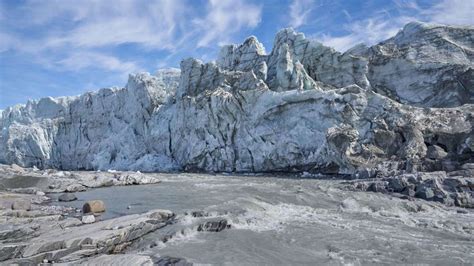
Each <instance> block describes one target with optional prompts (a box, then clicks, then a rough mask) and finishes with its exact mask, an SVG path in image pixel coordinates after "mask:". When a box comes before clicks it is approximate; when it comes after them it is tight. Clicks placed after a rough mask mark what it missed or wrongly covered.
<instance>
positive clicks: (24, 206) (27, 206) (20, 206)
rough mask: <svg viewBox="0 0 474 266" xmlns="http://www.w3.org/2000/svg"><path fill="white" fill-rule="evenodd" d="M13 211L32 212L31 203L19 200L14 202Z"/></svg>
mask: <svg viewBox="0 0 474 266" xmlns="http://www.w3.org/2000/svg"><path fill="white" fill-rule="evenodd" d="M12 210H25V211H29V210H31V203H30V202H29V201H26V200H18V201H14V202H13V204H12Z"/></svg>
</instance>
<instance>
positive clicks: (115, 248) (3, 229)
mask: <svg viewBox="0 0 474 266" xmlns="http://www.w3.org/2000/svg"><path fill="white" fill-rule="evenodd" d="M38 197H39V196H36V195H35V196H30V195H28V194H7V193H5V192H0V202H2V203H4V202H8V201H9V200H11V199H12V198H13V200H14V202H19V201H20V200H21V201H27V202H36V203H38V204H41V203H42V202H43V200H46V199H43V198H38ZM36 203H35V204H32V207H31V210H28V211H27V210H22V211H24V212H20V211H18V210H13V211H14V212H13V213H12V212H9V211H8V210H7V211H6V210H0V219H1V220H3V222H2V225H1V226H0V261H1V262H2V263H5V264H20V265H30V264H34V265H36V264H40V263H42V262H45V261H46V262H49V263H58V262H63V263H64V262H66V263H71V262H75V261H79V262H80V260H81V259H84V258H88V257H94V256H97V254H108V253H120V252H122V251H123V249H125V248H126V247H127V246H128V245H130V243H131V242H132V241H134V240H136V239H138V238H140V237H142V236H144V235H146V234H148V233H150V232H153V231H155V230H157V229H159V228H162V227H164V226H165V225H166V224H167V223H168V222H169V220H170V219H172V217H173V216H174V214H173V213H172V212H170V211H165V210H152V211H149V212H147V213H143V214H135V215H129V216H122V217H119V218H115V219H111V220H104V221H96V220H95V218H94V216H93V215H84V216H82V221H81V220H79V219H77V218H74V217H69V213H73V212H74V210H71V209H68V208H67V207H62V208H60V207H54V206H48V207H45V206H42V205H37V204H36ZM71 211H72V212H71ZM130 258H131V257H130ZM130 258H129V259H130ZM122 259H123V258H122ZM99 261H102V260H101V259H97V262H99ZM106 261H110V262H113V261H115V262H119V261H120V260H118V259H116V258H113V259H112V258H110V260H104V263H106ZM130 262H132V261H130ZM90 263H94V259H93V260H91V262H90ZM132 264H135V262H133V263H132Z"/></svg>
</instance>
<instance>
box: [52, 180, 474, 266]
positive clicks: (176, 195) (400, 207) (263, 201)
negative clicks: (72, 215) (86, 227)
mask: <svg viewBox="0 0 474 266" xmlns="http://www.w3.org/2000/svg"><path fill="white" fill-rule="evenodd" d="M161 179H162V183H160V184H156V185H145V186H127V187H108V188H100V189H93V190H89V191H86V192H80V193H76V195H77V197H78V199H79V200H78V201H75V202H69V203H62V204H63V205H70V206H75V207H78V208H80V207H81V206H82V204H83V203H84V201H86V200H91V199H101V200H103V201H104V202H105V204H106V206H107V212H106V213H105V214H104V215H103V216H102V217H101V218H102V219H108V218H112V217H116V216H120V215H125V214H131V213H140V212H145V211H148V210H151V209H168V210H172V211H173V212H175V213H176V214H177V220H176V223H174V224H172V225H169V226H166V227H164V228H163V229H160V230H158V231H156V232H154V233H151V234H149V235H147V236H146V237H145V238H144V239H142V240H140V241H138V242H137V243H134V244H133V245H132V246H131V247H129V248H128V250H127V252H128V253H140V254H151V255H160V256H171V257H180V258H185V259H186V260H187V261H189V262H192V263H197V264H219V265H221V264H228V265H256V264H258V265H262V264H264V265H290V264H291V265H294V264H310V265H314V264H335V265H359V264H363V265H366V264H400V263H401V264H413V263H416V264H439V265H454V264H468V265H472V263H474V211H473V210H468V209H459V208H454V207H450V208H448V207H444V206H442V205H440V204H438V203H432V202H426V201H422V200H414V201H409V200H403V199H399V198H397V197H392V196H390V195H384V194H378V193H370V192H352V191H347V190H344V189H341V188H342V186H343V185H344V184H343V183H344V181H343V180H321V179H298V178H288V177H287V178H280V177H278V178H277V177H266V176H230V175H202V174H166V175H163V176H162V178H161ZM54 204H56V202H55V203H54ZM129 206H130V207H129ZM192 211H203V212H204V213H206V214H207V217H194V216H193V215H191V214H190V213H191V212H192ZM219 219H226V220H227V221H228V222H229V223H230V224H231V228H230V229H225V230H223V231H221V232H217V233H216V232H198V231H197V227H198V225H199V224H202V223H203V222H205V221H208V220H219ZM166 236H172V237H171V239H170V240H168V241H166V242H163V241H162V239H164V238H167V237H166ZM168 238H169V237H168Z"/></svg>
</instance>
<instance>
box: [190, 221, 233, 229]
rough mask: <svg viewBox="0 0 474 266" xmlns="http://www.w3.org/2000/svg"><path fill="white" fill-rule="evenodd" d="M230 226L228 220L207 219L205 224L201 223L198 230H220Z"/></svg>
mask: <svg viewBox="0 0 474 266" xmlns="http://www.w3.org/2000/svg"><path fill="white" fill-rule="evenodd" d="M230 227H231V225H230V224H227V220H218V221H207V222H205V223H203V224H200V225H199V226H198V228H197V230H198V232H220V231H222V230H224V229H228V228H230Z"/></svg>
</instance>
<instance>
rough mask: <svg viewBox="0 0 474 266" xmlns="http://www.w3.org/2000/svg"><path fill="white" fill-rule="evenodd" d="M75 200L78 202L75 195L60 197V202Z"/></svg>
mask: <svg viewBox="0 0 474 266" xmlns="http://www.w3.org/2000/svg"><path fill="white" fill-rule="evenodd" d="M74 200H77V197H76V195H74V194H73V193H63V194H61V195H60V196H59V197H58V201H74Z"/></svg>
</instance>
